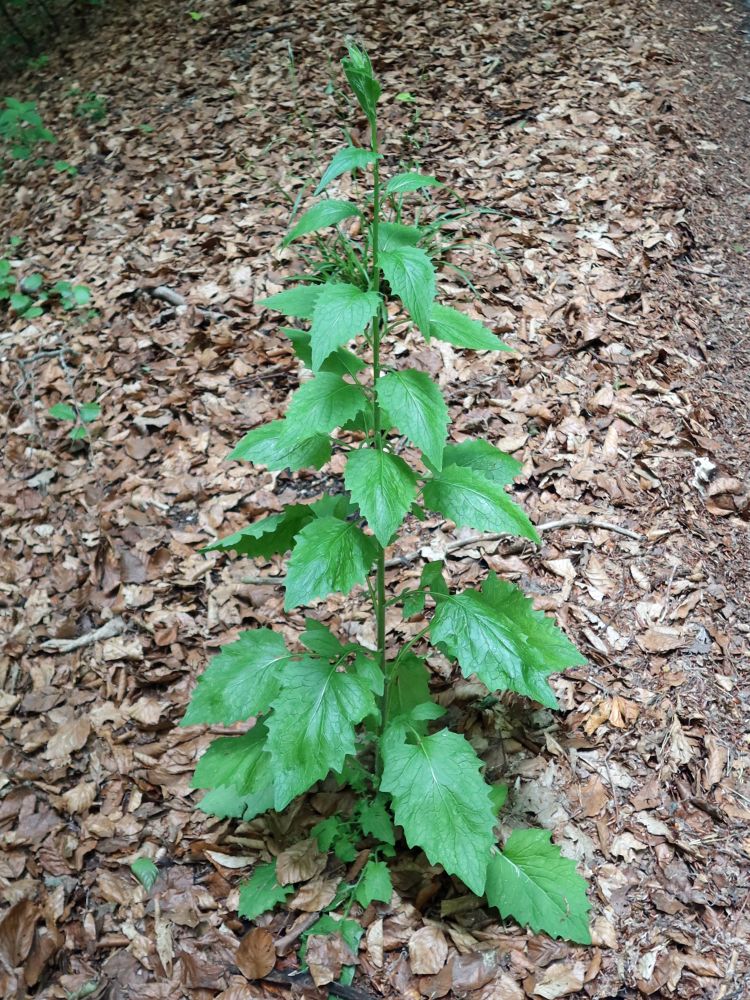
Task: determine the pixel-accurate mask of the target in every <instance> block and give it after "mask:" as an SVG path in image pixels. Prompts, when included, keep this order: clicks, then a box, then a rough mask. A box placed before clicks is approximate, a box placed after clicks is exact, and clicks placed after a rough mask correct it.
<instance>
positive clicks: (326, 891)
mask: <svg viewBox="0 0 750 1000" xmlns="http://www.w3.org/2000/svg"><path fill="white" fill-rule="evenodd" d="M340 881H341V879H338V878H328V879H323V878H315V879H313V880H312V881H311V882H308V883H307V885H303V886H302V888H301V889H300V890H299V892H298V893H297V895H296V896H294V898H293V899H291V900H290V902H289V906H290V907H291V909H294V910H303V911H304V912H305V913H315V911H316V910H323V909H325V907H326V906H328V904H329V903H330V902H332V900H333V898H334V896H335V895H336V889H337V888H338V885H339V882H340Z"/></svg>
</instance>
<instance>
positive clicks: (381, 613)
mask: <svg viewBox="0 0 750 1000" xmlns="http://www.w3.org/2000/svg"><path fill="white" fill-rule="evenodd" d="M371 148H372V151H373V153H374V154H375V155H376V157H377V155H378V130H377V125H376V123H375V122H373V123H372V125H371ZM373 177H374V192H373V220H372V247H371V261H370V266H371V272H370V288H371V290H372V291H374V292H379V291H380V263H379V261H378V239H379V233H380V163H379V161H378V160H377V159H376V160H375V164H374V166H373ZM384 326H385V323H384V311H383V306H382V305H381V307H380V308H379V309H378V311H377V313H376V315H375V317H374V318H373V321H372V337H371V339H372V384H373V387H374V388H375V387H376V386H377V383H378V379H379V378H380V342H381V339H382V336H383V331H384ZM373 438H374V443H375V447H376V448H377V449H378V451H382V450H383V434H382V427H381V413H380V405H379V404H378V394H377V391H375V392H373ZM375 619H376V629H377V644H378V662H379V664H380V669H381V670H382V671H383V676H385V672H386V659H385V548H384V546H382V545H381V544H380V542H378V556H377V578H376V583H375ZM385 721H386V720H385V719H383V724H385ZM376 769H377V766H376Z"/></svg>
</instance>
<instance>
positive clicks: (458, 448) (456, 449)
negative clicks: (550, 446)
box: [443, 439, 523, 486]
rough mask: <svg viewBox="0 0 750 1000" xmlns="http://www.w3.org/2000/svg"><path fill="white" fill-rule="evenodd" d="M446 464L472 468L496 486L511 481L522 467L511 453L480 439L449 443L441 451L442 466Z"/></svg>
mask: <svg viewBox="0 0 750 1000" xmlns="http://www.w3.org/2000/svg"><path fill="white" fill-rule="evenodd" d="M447 465H460V466H462V467H463V468H466V469H473V470H474V471H475V472H478V473H479V474H480V475H481V476H484V478H485V479H488V480H489V481H490V482H491V483H495V485H496V486H507V485H508V484H509V483H512V482H513V480H514V479H515V478H516V476H518V475H519V474H520V472H521V470H522V469H523V465H522V464H521V462H519V461H518V460H517V459H515V458H513V456H512V455H507V454H506V453H505V452H504V451H500V449H499V448H495V446H494V445H491V444H490V443H489V442H488V441H482V440H481V439H480V440H476V441H462V442H461V444H449V445H448V446H447V447H446V449H445V451H444V452H443V466H447Z"/></svg>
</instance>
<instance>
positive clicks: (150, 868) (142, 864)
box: [130, 858, 159, 892]
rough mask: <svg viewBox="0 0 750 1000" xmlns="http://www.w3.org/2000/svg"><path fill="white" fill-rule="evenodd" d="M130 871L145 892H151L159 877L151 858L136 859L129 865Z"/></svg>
mask: <svg viewBox="0 0 750 1000" xmlns="http://www.w3.org/2000/svg"><path fill="white" fill-rule="evenodd" d="M130 870H131V871H132V873H133V874H134V875H135V877H136V878H137V879H138V881H139V882H140V883H141V885H142V886H143V888H144V889H145V890H146V892H151V890H152V889H153V887H154V882H156V880H157V878H158V877H159V869H158V868H157V867H156V865H155V864H154V862H153V861H152V860H151V858H136V859H135V861H134V862H133V863H132V864H131V866H130Z"/></svg>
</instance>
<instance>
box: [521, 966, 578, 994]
mask: <svg viewBox="0 0 750 1000" xmlns="http://www.w3.org/2000/svg"><path fill="white" fill-rule="evenodd" d="M585 979H586V963H585V962H575V963H574V964H572V963H569V962H555V964H554V965H550V966H549V968H547V969H545V970H544V973H543V974H542V975H541V977H540V978H539V979H537V980H536V982H535V984H534V988H533V990H532V995H533V996H535V997H544V1000H556V998H557V997H564V996H567V995H568V994H569V993H576V992H577V991H578V990H580V989H581V988H582V987H583V984H584V982H585Z"/></svg>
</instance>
